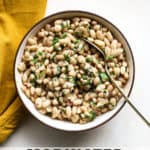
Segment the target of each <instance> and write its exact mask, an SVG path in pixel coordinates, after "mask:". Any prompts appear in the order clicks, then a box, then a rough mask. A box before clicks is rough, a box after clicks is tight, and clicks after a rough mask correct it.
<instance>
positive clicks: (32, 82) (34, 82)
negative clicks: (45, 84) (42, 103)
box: [30, 74, 37, 87]
mask: <svg viewBox="0 0 150 150" xmlns="http://www.w3.org/2000/svg"><path fill="white" fill-rule="evenodd" d="M36 80H37V76H36V75H35V74H34V78H33V79H32V80H30V83H31V84H32V85H33V86H34V87H35V86H36V84H37V83H36Z"/></svg>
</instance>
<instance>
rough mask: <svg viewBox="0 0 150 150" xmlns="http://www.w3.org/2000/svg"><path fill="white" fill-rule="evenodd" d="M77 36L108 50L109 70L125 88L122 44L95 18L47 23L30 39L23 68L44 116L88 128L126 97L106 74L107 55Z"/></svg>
mask: <svg viewBox="0 0 150 150" xmlns="http://www.w3.org/2000/svg"><path fill="white" fill-rule="evenodd" d="M76 35H78V36H79V35H80V36H82V37H84V38H87V39H88V40H90V41H91V42H93V43H95V44H97V46H99V47H100V48H101V49H102V50H104V52H105V53H106V55H107V60H108V66H109V71H110V73H111V75H112V76H113V77H114V78H115V80H116V82H117V84H118V85H119V86H120V87H122V88H123V87H124V86H125V85H126V83H127V81H128V78H129V69H128V63H127V61H126V55H125V52H124V49H123V47H122V44H121V43H120V42H119V41H118V40H117V39H115V37H114V36H113V34H112V33H111V32H110V31H109V30H108V29H107V28H106V27H104V26H102V25H101V24H99V23H98V22H96V21H95V20H91V19H89V18H80V17H75V18H73V19H58V20H55V21H54V22H52V23H49V24H46V25H45V26H44V27H43V28H42V29H41V30H40V31H39V32H38V33H37V34H36V35H33V36H31V37H30V38H29V39H28V40H27V43H26V46H25V49H24V54H23V56H22V60H21V63H20V64H18V70H19V72H20V74H21V76H22V83H23V86H22V87H21V88H22V91H23V92H24V93H25V95H26V96H27V97H28V98H29V99H31V100H32V102H33V103H34V104H35V107H36V109H37V110H38V111H39V112H40V113H42V114H45V115H48V116H50V117H51V118H55V119H59V120H68V121H71V122H73V123H80V124H83V123H86V122H89V121H92V120H93V119H95V117H96V116H99V115H101V114H103V113H106V112H108V111H110V110H112V109H113V108H114V107H115V106H116V105H117V102H118V101H119V99H120V93H119V92H118V90H117V89H116V88H115V87H114V85H113V84H112V83H111V82H110V80H109V77H108V76H107V74H106V73H105V69H104V61H103V58H102V57H101V55H100V54H99V53H98V52H97V51H96V50H95V49H94V48H91V47H90V46H89V45H88V44H87V43H85V42H84V41H82V40H80V39H79V38H77V37H78V36H76Z"/></svg>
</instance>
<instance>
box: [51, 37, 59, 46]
mask: <svg viewBox="0 0 150 150" xmlns="http://www.w3.org/2000/svg"><path fill="white" fill-rule="evenodd" d="M58 42H59V38H58V37H54V38H53V40H52V45H55V44H56V43H58Z"/></svg>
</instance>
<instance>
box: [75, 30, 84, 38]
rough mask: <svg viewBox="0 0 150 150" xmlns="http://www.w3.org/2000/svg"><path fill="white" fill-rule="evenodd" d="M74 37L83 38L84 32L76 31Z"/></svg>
mask: <svg viewBox="0 0 150 150" xmlns="http://www.w3.org/2000/svg"><path fill="white" fill-rule="evenodd" d="M74 35H75V36H77V37H81V36H82V32H80V31H75V32H74Z"/></svg>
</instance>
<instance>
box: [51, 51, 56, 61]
mask: <svg viewBox="0 0 150 150" xmlns="http://www.w3.org/2000/svg"><path fill="white" fill-rule="evenodd" d="M55 57H56V53H53V54H52V55H51V60H53V61H54V59H55Z"/></svg>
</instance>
